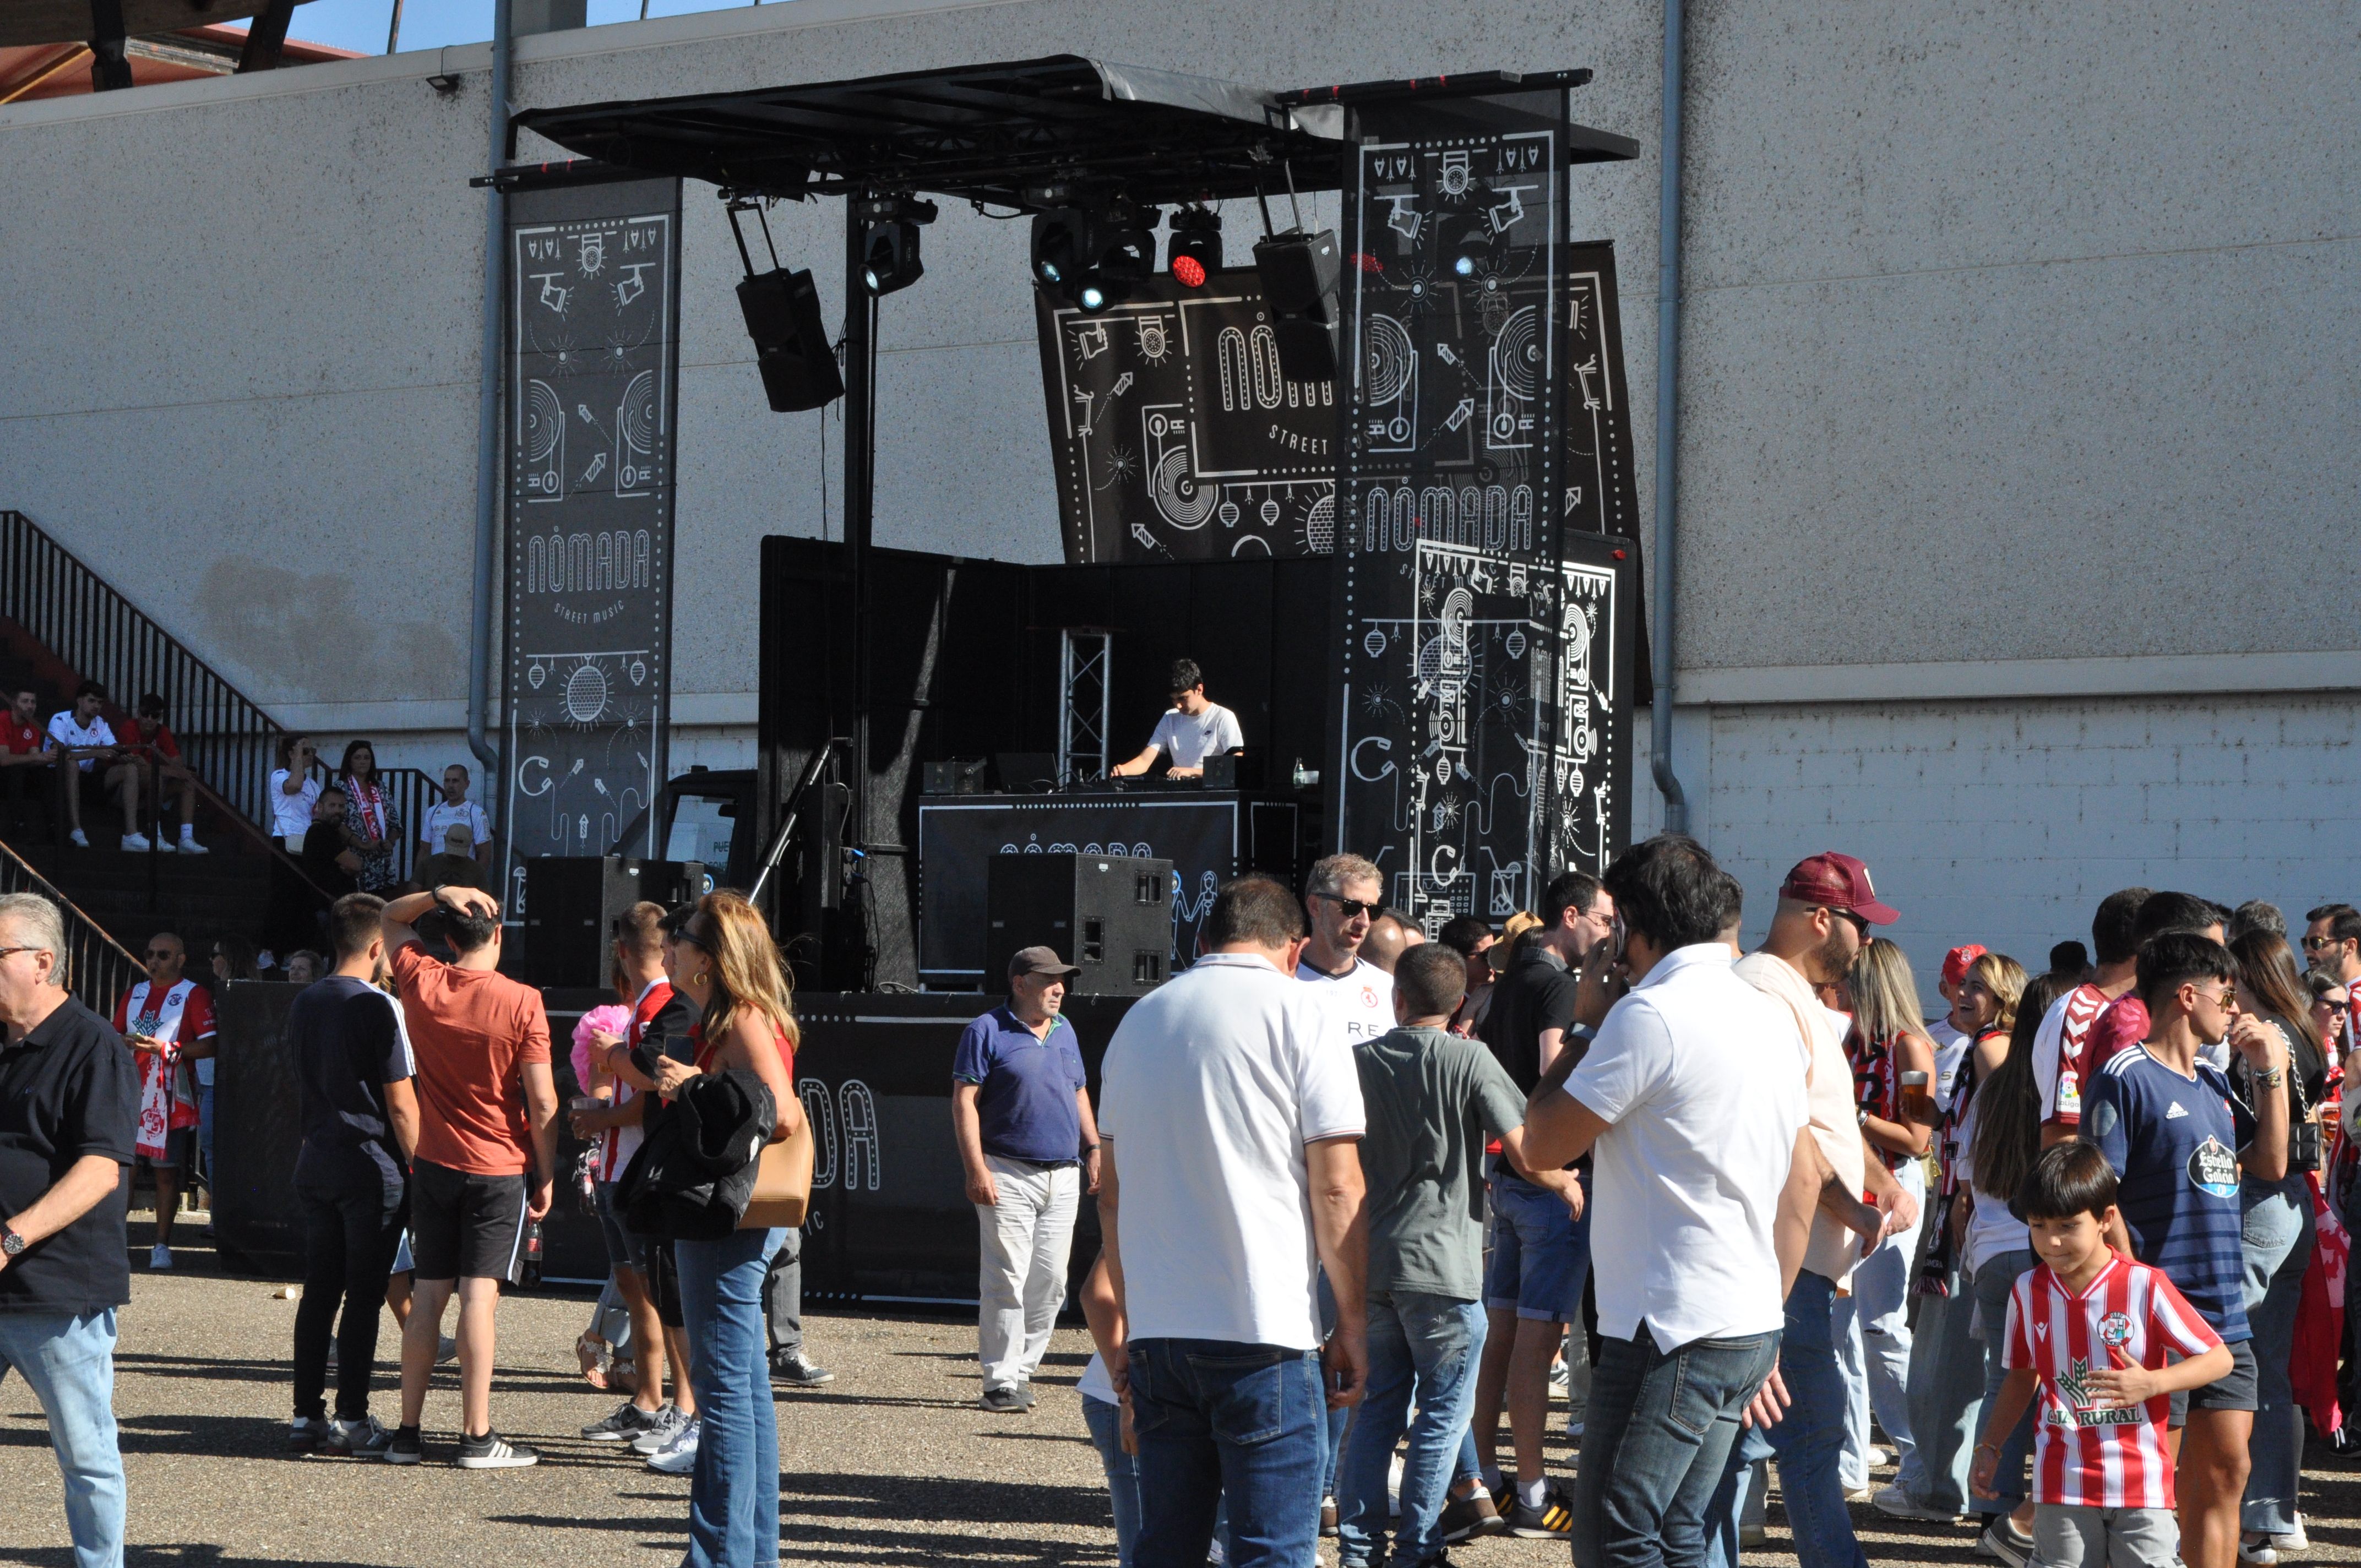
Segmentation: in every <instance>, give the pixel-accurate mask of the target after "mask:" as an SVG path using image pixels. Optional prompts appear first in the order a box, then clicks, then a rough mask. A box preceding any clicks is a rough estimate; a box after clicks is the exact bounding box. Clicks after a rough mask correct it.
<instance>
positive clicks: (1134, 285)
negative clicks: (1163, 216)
mask: <svg viewBox="0 0 2361 1568" xmlns="http://www.w3.org/2000/svg"><path fill="white" fill-rule="evenodd" d="M1155 221H1156V220H1155V214H1153V213H1150V214H1148V215H1147V216H1146V218H1145V219H1144V220H1143V219H1142V217H1141V216H1140V215H1139V214H1136V213H1133V212H1130V211H1127V210H1083V209H1080V208H1073V207H1060V208H1054V209H1052V210H1050V211H1048V212H1044V213H1039V214H1035V216H1034V219H1033V276H1034V279H1035V280H1037V281H1038V282H1039V283H1041V284H1043V285H1044V286H1046V287H1049V288H1051V289H1055V290H1056V291H1058V292H1059V293H1060V295H1061V296H1063V297H1064V298H1065V299H1066V300H1067V301H1069V302H1071V303H1073V304H1076V305H1079V306H1081V307H1082V309H1083V310H1085V311H1091V312H1098V311H1103V310H1105V309H1106V308H1107V307H1108V306H1110V305H1117V304H1121V303H1122V302H1124V301H1126V300H1127V299H1129V298H1130V297H1131V296H1132V295H1133V293H1135V292H1136V291H1137V290H1138V288H1139V285H1140V284H1141V283H1142V282H1144V281H1146V280H1147V278H1148V274H1149V273H1150V272H1152V271H1154V270H1155V269H1156V236H1154V235H1153V234H1151V233H1149V232H1148V231H1149V228H1150V227H1151V226H1152V225H1154V223H1155Z"/></svg>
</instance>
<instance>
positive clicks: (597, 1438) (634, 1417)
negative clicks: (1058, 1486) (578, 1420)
mask: <svg viewBox="0 0 2361 1568" xmlns="http://www.w3.org/2000/svg"><path fill="white" fill-rule="evenodd" d="M657 1419H658V1418H657V1414H656V1412H655V1411H653V1410H643V1409H640V1408H639V1407H638V1406H637V1405H634V1404H633V1403H631V1401H630V1400H629V1399H626V1400H624V1401H623V1402H622V1403H621V1404H620V1405H618V1406H616V1407H615V1413H614V1414H613V1415H610V1416H609V1417H608V1418H607V1419H606V1420H602V1421H593V1422H591V1423H590V1424H589V1425H588V1426H587V1427H584V1428H583V1429H582V1435H583V1436H584V1437H586V1438H588V1439H589V1440H590V1441H591V1442H630V1441H631V1439H633V1438H635V1437H637V1436H639V1435H640V1434H641V1433H642V1432H643V1431H651V1430H653V1428H654V1426H655V1424H656V1421H657Z"/></svg>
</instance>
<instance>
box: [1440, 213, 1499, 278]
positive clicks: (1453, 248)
mask: <svg viewBox="0 0 2361 1568" xmlns="http://www.w3.org/2000/svg"><path fill="white" fill-rule="evenodd" d="M1443 239H1444V246H1443V254H1444V265H1446V266H1448V267H1449V268H1450V269H1451V275H1452V276H1453V277H1455V278H1476V277H1478V276H1481V275H1482V274H1484V273H1486V272H1489V271H1490V270H1492V230H1491V228H1490V226H1489V225H1487V224H1486V223H1485V221H1484V218H1483V216H1482V214H1477V215H1476V216H1473V217H1468V218H1462V219H1460V220H1458V221H1457V222H1456V223H1455V224H1454V225H1451V226H1449V227H1446V228H1445V229H1444V231H1443Z"/></svg>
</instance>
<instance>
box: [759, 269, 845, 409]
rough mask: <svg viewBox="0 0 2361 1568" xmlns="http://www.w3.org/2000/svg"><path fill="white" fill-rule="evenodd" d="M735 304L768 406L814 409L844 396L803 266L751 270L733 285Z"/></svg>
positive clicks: (813, 290) (815, 295) (815, 296)
mask: <svg viewBox="0 0 2361 1568" xmlns="http://www.w3.org/2000/svg"><path fill="white" fill-rule="evenodd" d="M738 308H739V309H740V310H741V311H742V312H744V313H745V315H746V334H747V335H748V336H750V337H752V339H753V340H754V363H755V365H756V367H758V368H760V369H761V371H762V372H763V392H764V393H765V394H766V395H767V396H768V397H769V398H770V400H771V411H772V412H774V413H792V412H794V411H796V410H797V409H816V408H819V407H821V406H822V405H824V404H827V403H832V402H834V401H835V400H837V399H839V398H840V397H842V396H844V378H843V376H842V375H840V373H839V372H838V370H837V367H836V355H835V353H834V351H833V350H831V349H830V348H829V342H828V328H827V327H825V326H823V325H822V324H821V323H820V319H819V291H818V288H816V287H814V286H813V283H812V275H811V274H810V273H809V272H808V271H804V272H790V271H788V270H786V269H785V268H780V269H776V270H774V271H770V272H760V273H757V274H755V275H754V276H753V277H752V278H749V279H747V280H745V281H744V282H742V283H740V284H739V285H738Z"/></svg>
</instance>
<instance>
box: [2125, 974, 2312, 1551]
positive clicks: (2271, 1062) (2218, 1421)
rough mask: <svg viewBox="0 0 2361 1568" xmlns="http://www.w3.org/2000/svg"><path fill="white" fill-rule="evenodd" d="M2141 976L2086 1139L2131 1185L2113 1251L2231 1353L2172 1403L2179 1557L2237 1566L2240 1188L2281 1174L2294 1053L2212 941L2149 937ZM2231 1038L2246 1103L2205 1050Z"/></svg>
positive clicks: (2242, 1391) (2243, 1401) (2246, 1356)
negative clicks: (2158, 1280)
mask: <svg viewBox="0 0 2361 1568" xmlns="http://www.w3.org/2000/svg"><path fill="white" fill-rule="evenodd" d="M2237 973H2238V970H2237V967H2236V964H2235V962H2234V961H2233V960H2232V959H2231V957H2230V952H2229V949H2228V948H2224V947H2223V946H2222V944H2221V943H2219V942H2217V941H2214V940H2213V938H2210V937H2203V936H2199V935H2197V934H2196V933H2194V932H2188V931H2168V932H2165V933H2163V934H2162V935H2160V936H2157V937H2153V938H2149V939H2148V941H2147V943H2145V944H2144V945H2143V946H2142V947H2141V948H2140V950H2139V959H2138V968H2137V970H2136V994H2137V995H2138V996H2139V998H2140V1000H2141V1002H2143V1003H2145V1004H2146V1005H2147V1017H2148V1031H2147V1040H2146V1041H2145V1042H2143V1043H2141V1044H2139V1045H2136V1046H2130V1047H2125V1048H2124V1049H2123V1050H2120V1051H2118V1052H2116V1053H2115V1054H2114V1056H2112V1057H2110V1058H2107V1065H2106V1066H2105V1067H2103V1068H2102V1069H2100V1070H2099V1073H2098V1075H2097V1077H2096V1078H2095V1079H2094V1080H2092V1083H2091V1086H2090V1087H2089V1088H2088V1089H2087V1090H2085V1091H2083V1098H2082V1122H2081V1132H2082V1135H2083V1136H2085V1137H2087V1138H2089V1139H2090V1140H2091V1141H2092V1142H2093V1143H2095V1144H2097V1145H2098V1146H2099V1151H2100V1152H2101V1153H2102V1154H2104V1155H2105V1156H2106V1157H2107V1163H2108V1164H2109V1165H2112V1166H2114V1168H2115V1174H2116V1176H2117V1177H2118V1178H2119V1179H2121V1181H2122V1183H2123V1185H2122V1187H2121V1188H2120V1189H2119V1190H2118V1191H2117V1194H2116V1197H2115V1207H2116V1209H2117V1210H2118V1211H2119V1212H2121V1214H2122V1221H2121V1223H2120V1225H2119V1226H2118V1227H2117V1229H2116V1231H2115V1233H2114V1234H2112V1235H2111V1236H2109V1238H2108V1240H2109V1241H2110V1242H2111V1243H2112V1244H2113V1245H2114V1246H2115V1247H2116V1249H2117V1250H2119V1251H2122V1252H2126V1253H2129V1254H2130V1255H2133V1256H2135V1257H2136V1258H2138V1259H2139V1261H2140V1262H2142V1263H2145V1264H2148V1265H2150V1266H2154V1267H2157V1268H2160V1269H2162V1270H2164V1274H2165V1277H2166V1278H2168V1279H2169V1280H2171V1281H2172V1283H2173V1287H2174V1288H2176V1289H2178V1290H2179V1291H2180V1293H2181V1295H2182V1296H2184V1297H2186V1298H2187V1299H2188V1301H2189V1304H2190V1305H2191V1306H2192V1307H2194V1308H2196V1309H2197V1310H2198V1311H2199V1312H2200V1313H2202V1314H2203V1316H2204V1319H2205V1321H2207V1322H2209V1323H2211V1324H2212V1325H2213V1332H2216V1333H2218V1334H2220V1335H2221V1336H2222V1343H2224V1344H2226V1345H2228V1346H2229V1347H2230V1351H2231V1354H2232V1355H2233V1356H2235V1362H2234V1363H2233V1365H2232V1367H2231V1371H2230V1375H2229V1376H2226V1377H2224V1378H2223V1379H2222V1380H2221V1381H2220V1382H2218V1383H2211V1384H2208V1385H2206V1386H2205V1387H2202V1388H2195V1389H2191V1390H2190V1392H2188V1393H2187V1394H2185V1395H2183V1394H2175V1395H2174V1396H2173V1397H2172V1402H2173V1406H2174V1410H2173V1424H2174V1425H2175V1426H2178V1427H2180V1429H2181V1435H2180V1458H2179V1463H2178V1464H2176V1466H2175V1483H2176V1485H2175V1490H2176V1491H2177V1492H2178V1493H2179V1495H2180V1497H2179V1501H2180V1556H2181V1561H2183V1562H2184V1563H2188V1564H2189V1568H2235V1563H2237V1561H2238V1511H2239V1502H2240V1499H2241V1497H2243V1496H2244V1494H2245V1492H2246V1473H2247V1470H2248V1468H2249V1464H2248V1459H2247V1453H2246V1443H2247V1440H2248V1438H2249V1436H2250V1435H2251V1434H2252V1432H2253V1431H2254V1425H2255V1406H2256V1372H2257V1368H2256V1365H2255V1353H2254V1345H2253V1343H2252V1342H2253V1339H2254V1331H2253V1330H2252V1329H2251V1328H2250V1327H2249V1326H2248V1325H2247V1322H2246V1297H2245V1293H2244V1292H2245V1287H2246V1262H2245V1257H2244V1254H2243V1252H2242V1249H2241V1240H2240V1238H2241V1235H2242V1232H2243V1226H2244V1221H2243V1210H2242V1208H2241V1205H2240V1202H2239V1189H2240V1186H2241V1178H2242V1177H2246V1176H2252V1177H2255V1178H2257V1179H2259V1180H2262V1181H2277V1180H2279V1179H2281V1178H2282V1177H2284V1176H2286V1174H2287V1145H2288V1091H2287V1071H2288V1056H2287V1050H2286V1047H2285V1046H2284V1044H2283V1043H2282V1041H2281V1038H2280V1036H2279V1031H2278V1030H2276V1029H2273V1028H2270V1027H2268V1026H2267V1025H2264V1024H2263V1023H2262V1022H2261V1021H2260V1020H2259V1019H2257V1018H2254V1017H2251V1016H2247V1015H2245V1014H2241V1013H2240V1012H2239V1009H2238V992H2237ZM2223 1040H2227V1041H2228V1042H2229V1043H2230V1045H2231V1046H2232V1047H2234V1048H2235V1049H2236V1051H2237V1052H2238V1054H2239V1055H2241V1056H2243V1057H2245V1058H2246V1064H2247V1066H2248V1068H2249V1069H2251V1071H2250V1079H2251V1081H2252V1082H2253V1084H2254V1103H2253V1104H2252V1105H2248V1104H2246V1103H2244V1102H2241V1101H2240V1100H2239V1098H2238V1095H2237V1092H2236V1091H2235V1090H2233V1089H2232V1088H2231V1086H2230V1080H2228V1079H2227V1078H2226V1077H2224V1075H2223V1074H2222V1073H2221V1072H2219V1071H2217V1070H2216V1069H2214V1068H2213V1066H2212V1065H2211V1064H2210V1063H2208V1062H2206V1061H2205V1060H2203V1059H2202V1058H2201V1057H2199V1055H2198V1054H2197V1053H2198V1047H2201V1046H2209V1045H2213V1044H2215V1043H2217V1042H2219V1041H2223Z"/></svg>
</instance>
